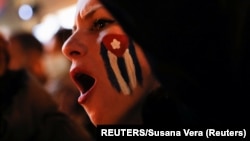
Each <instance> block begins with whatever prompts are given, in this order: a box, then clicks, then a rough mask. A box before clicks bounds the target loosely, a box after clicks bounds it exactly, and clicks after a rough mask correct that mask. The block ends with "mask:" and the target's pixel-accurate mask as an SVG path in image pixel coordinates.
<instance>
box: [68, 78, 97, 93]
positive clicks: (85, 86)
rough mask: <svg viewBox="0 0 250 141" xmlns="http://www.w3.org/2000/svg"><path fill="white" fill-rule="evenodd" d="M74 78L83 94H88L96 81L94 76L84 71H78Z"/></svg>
mask: <svg viewBox="0 0 250 141" xmlns="http://www.w3.org/2000/svg"><path fill="white" fill-rule="evenodd" d="M73 79H74V81H75V83H76V85H77V86H78V88H79V89H80V91H81V93H82V94H86V93H87V92H88V91H89V90H90V89H91V88H92V87H93V86H94V83H95V79H94V78H93V77H91V76H89V75H87V74H83V73H76V74H75V75H73Z"/></svg>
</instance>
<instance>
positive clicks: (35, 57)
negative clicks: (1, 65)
mask: <svg viewBox="0 0 250 141" xmlns="http://www.w3.org/2000/svg"><path fill="white" fill-rule="evenodd" d="M9 42H10V45H9V47H8V50H9V53H10V63H9V68H10V69H11V70H19V69H27V70H28V71H29V72H31V74H32V75H34V76H36V78H37V79H38V80H39V81H40V82H41V84H44V83H45V82H46V79H47V76H46V74H45V72H44V70H45V69H44V66H43V62H42V58H43V55H44V47H43V44H42V43H41V42H40V41H39V40H38V39H37V38H36V37H35V36H34V35H33V34H32V33H30V32H25V31H24V32H23V31H20V32H17V33H13V34H12V35H10V37H9Z"/></svg>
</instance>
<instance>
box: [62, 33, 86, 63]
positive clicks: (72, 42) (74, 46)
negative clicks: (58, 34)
mask: <svg viewBox="0 0 250 141" xmlns="http://www.w3.org/2000/svg"><path fill="white" fill-rule="evenodd" d="M62 53H63V54H64V56H66V57H67V58H68V59H69V60H71V61H72V60H73V59H74V58H76V57H79V56H81V55H84V54H85V53H86V48H85V47H84V45H83V43H81V40H78V39H77V38H76V35H74V34H72V36H71V37H69V38H68V39H67V40H66V41H65V43H64V44H63V46H62Z"/></svg>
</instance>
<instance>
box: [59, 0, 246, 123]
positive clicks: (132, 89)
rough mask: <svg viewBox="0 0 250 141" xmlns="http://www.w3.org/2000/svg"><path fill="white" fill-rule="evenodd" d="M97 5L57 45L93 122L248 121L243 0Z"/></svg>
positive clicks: (93, 0)
mask: <svg viewBox="0 0 250 141" xmlns="http://www.w3.org/2000/svg"><path fill="white" fill-rule="evenodd" d="M100 1H101V2H102V4H104V5H105V8H104V7H103V6H102V5H101V4H100V3H99V2H98V1H97V0H86V1H84V0H79V2H78V4H77V5H78V10H77V15H76V19H75V26H74V30H73V35H72V36H71V37H70V38H69V40H68V41H67V42H66V44H65V46H64V47H63V53H64V54H65V55H66V56H67V57H68V58H69V59H70V60H71V61H72V67H71V76H72V78H73V80H74V82H75V84H76V85H77V87H78V88H79V90H80V91H81V96H80V97H79V99H78V101H79V103H80V104H81V105H82V106H83V107H84V108H85V109H86V111H87V113H88V115H89V116H90V119H91V120H92V122H93V123H94V124H95V125H98V124H156V122H158V123H159V124H161V125H165V124H172V123H177V124H209V125H212V124H245V123H246V122H247V123H249V120H248V119H249V113H248V112H246V111H249V110H248V107H249V102H248V99H249V95H248V94H247V93H248V92H249V85H248V83H249V76H250V75H249V74H248V73H249V72H250V71H249V67H248V66H249V65H248V64H249V61H248V60H249V55H248V52H249V51H248V48H247V46H248V45H249V29H250V28H249V25H250V24H249V20H248V18H249V12H248V11H249V10H248V7H249V2H247V1H245V2H225V1H223V0H220V1H199V0H194V1H191V2H190V1H185V0H175V1H171V0H170V1H166V2H165V3H164V4H163V3H162V1H161V0H155V1H143V0H135V1H133V2H130V1H127V0H119V1H116V0H100ZM106 8H107V9H108V10H109V11H110V12H111V13H109V12H108V10H107V9H106ZM113 16H114V17H113ZM115 19H117V20H118V21H117V20H115ZM118 22H119V23H120V24H118ZM125 31H126V32H125ZM126 33H127V34H126ZM127 35H129V36H127ZM130 37H132V38H133V39H134V40H131V38H130ZM134 41H135V42H134ZM236 95H237V96H236ZM164 113H167V114H166V116H164Z"/></svg>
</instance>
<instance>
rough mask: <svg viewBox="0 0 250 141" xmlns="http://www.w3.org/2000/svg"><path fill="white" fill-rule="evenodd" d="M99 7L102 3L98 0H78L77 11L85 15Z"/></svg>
mask: <svg viewBox="0 0 250 141" xmlns="http://www.w3.org/2000/svg"><path fill="white" fill-rule="evenodd" d="M99 7H101V4H100V2H99V1H98V0H78V2H77V7H76V13H77V14H80V15H81V16H84V15H86V14H88V13H89V12H91V11H92V10H95V9H96V8H99Z"/></svg>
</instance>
